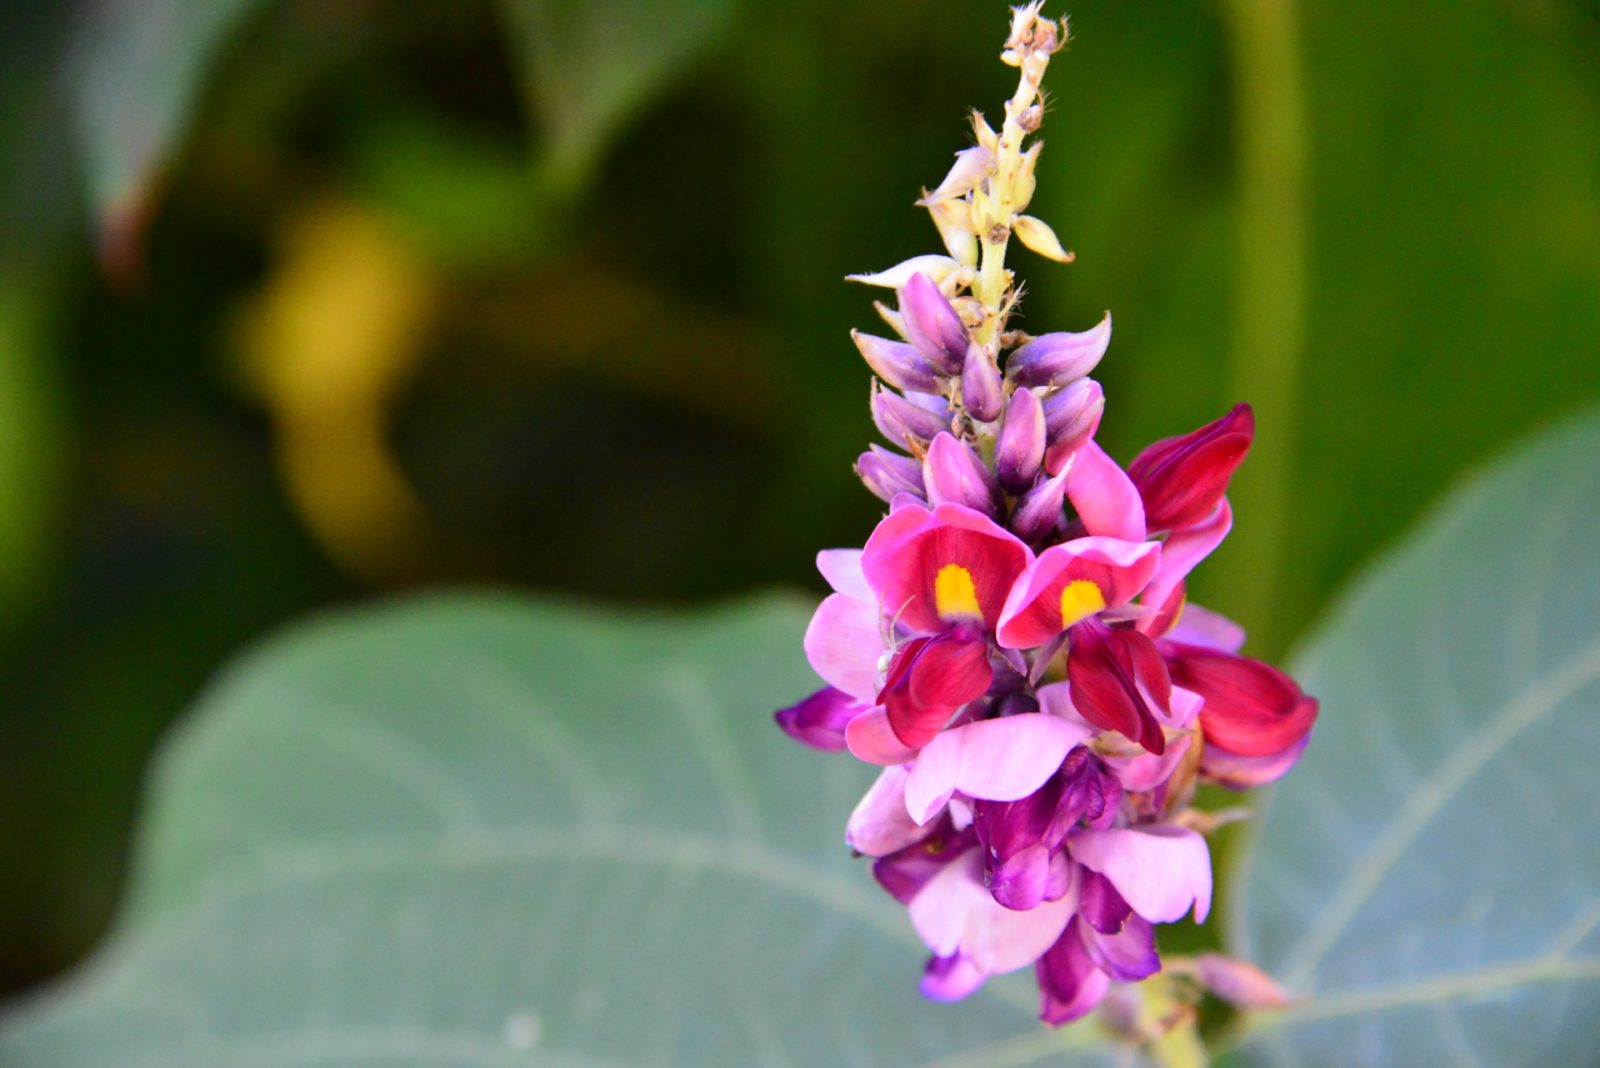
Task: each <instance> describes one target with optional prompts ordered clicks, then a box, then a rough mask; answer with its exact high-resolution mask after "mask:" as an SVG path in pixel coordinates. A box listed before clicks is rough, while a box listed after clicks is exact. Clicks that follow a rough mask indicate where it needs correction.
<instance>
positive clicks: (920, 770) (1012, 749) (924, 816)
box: [906, 712, 1092, 823]
mask: <svg viewBox="0 0 1600 1068" xmlns="http://www.w3.org/2000/svg"><path fill="white" fill-rule="evenodd" d="M1091 733H1092V732H1091V731H1090V730H1089V729H1088V728H1087V727H1081V726H1078V725H1077V724H1074V723H1069V722H1067V721H1066V720H1064V719H1061V718H1060V717H1058V716H1046V715H1040V714H1039V713H1036V712H1024V713H1022V714H1021V715H1016V716H1006V717H1004V718H1002V719H986V720H980V721H979V722H977V723H968V724H967V725H966V726H964V727H957V728H955V729H954V730H947V731H945V732H943V733H942V734H940V735H939V736H938V737H937V738H935V739H934V740H933V741H931V742H929V743H928V744H927V745H926V746H925V747H924V748H923V750H922V752H921V753H919V754H918V755H917V762H916V763H915V764H914V765H912V768H911V776H910V778H909V779H908V780H907V781H906V809H907V810H908V811H909V812H910V813H911V818H912V819H914V820H916V821H917V822H918V823H927V822H928V821H929V820H931V819H932V818H933V817H934V816H935V815H937V814H938V812H939V810H940V809H941V808H943V807H944V804H945V802H946V801H948V800H950V795H951V794H953V793H955V792H957V791H959V792H961V793H963V794H965V795H967V796H968V797H973V798H977V799H978V800H981V801H1019V800H1021V799H1022V798H1024V797H1027V796H1028V795H1029V794H1031V793H1033V792H1034V791H1035V790H1037V789H1038V788H1039V787H1040V786H1043V785H1044V782H1045V780H1046V779H1048V778H1049V777H1050V776H1051V775H1054V774H1055V773H1056V770H1057V769H1058V768H1060V767H1061V762H1062V761H1063V760H1065V759H1066V758H1067V753H1068V752H1070V751H1071V749H1072V747H1073V746H1075V745H1077V744H1078V743H1080V742H1082V741H1083V740H1084V739H1085V738H1088V737H1089V735H1090V734H1091Z"/></svg>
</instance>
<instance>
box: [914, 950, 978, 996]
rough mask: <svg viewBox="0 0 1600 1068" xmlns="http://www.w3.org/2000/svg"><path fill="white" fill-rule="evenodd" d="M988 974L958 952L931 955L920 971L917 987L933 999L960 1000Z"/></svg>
mask: <svg viewBox="0 0 1600 1068" xmlns="http://www.w3.org/2000/svg"><path fill="white" fill-rule="evenodd" d="M987 978H988V976H987V975H985V974H983V972H981V971H979V970H978V967H977V965H975V964H973V963H972V962H971V961H970V960H968V959H967V958H965V957H963V956H961V955H960V954H959V953H958V954H956V955H955V956H952V957H933V958H931V959H930V960H929V961H928V967H927V968H926V969H925V970H924V971H923V973H922V982H921V983H920V984H919V985H918V987H917V989H918V990H919V991H920V992H921V994H922V996H923V997H925V998H930V999H932V1000H933V1001H960V1000H961V999H962V998H964V997H966V996H967V995H968V994H971V993H973V992H974V991H976V990H977V989H978V988H979V987H980V986H982V985H983V982H984V980H985V979H987Z"/></svg>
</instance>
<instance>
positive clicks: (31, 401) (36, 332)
mask: <svg viewBox="0 0 1600 1068" xmlns="http://www.w3.org/2000/svg"><path fill="white" fill-rule="evenodd" d="M51 289H52V287H50V286H48V285H46V284H44V283H43V282H42V280H41V276H40V272H38V271H30V270H26V269H24V268H23V267H21V266H20V265H13V266H12V267H11V269H9V270H7V271H6V272H4V273H3V274H0V624H3V625H9V624H11V623H12V622H14V620H13V618H12V616H13V614H14V612H15V610H16V609H17V607H18V602H19V601H24V600H27V599H30V598H32V597H33V596H34V595H36V594H37V593H38V592H39V591H40V590H41V589H42V588H43V587H44V586H45V584H46V580H47V578H48V576H49V574H50V573H51V568H50V564H51V562H52V557H53V551H54V538H55V534H56V524H57V521H58V520H59V518H60V508H59V505H60V496H61V491H62V485H61V481H62V476H63V474H64V468H65V463H64V459H65V457H64V455H63V447H64V444H65V442H64V440H63V439H64V436H65V434H64V427H63V421H64V416H63V412H62V399H61V386H60V382H59V381H58V373H57V367H56V363H55V353H54V350H53V349H52V348H51V345H50V339H49V333H50V329H49V323H50V320H51V318H52V316H53V315H54V309H53V306H52V305H53V303H54V302H53V300H52V299H51V298H52V296H53V293H52V292H51Z"/></svg>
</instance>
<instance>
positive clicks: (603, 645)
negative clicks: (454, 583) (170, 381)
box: [0, 597, 1109, 1068]
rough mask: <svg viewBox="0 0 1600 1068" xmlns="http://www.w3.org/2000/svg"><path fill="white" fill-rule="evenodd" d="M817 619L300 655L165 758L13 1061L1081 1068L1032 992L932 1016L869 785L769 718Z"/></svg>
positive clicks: (268, 656)
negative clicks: (880, 872)
mask: <svg viewBox="0 0 1600 1068" xmlns="http://www.w3.org/2000/svg"><path fill="white" fill-rule="evenodd" d="M805 619H806V611H805V610H804V609H803V608H802V607H801V606H799V605H796V604H794V603H792V602H790V601H787V600H778V601H774V600H768V601H763V602H755V603H750V604H745V605H741V606H735V607H730V608H726V609H723V610H720V611H717V612H715V613H711V614H706V615H701V616H667V615H663V616H658V617H654V618H644V619H641V618H640V617H638V616H632V617H623V616H606V615H604V614H598V613H595V612H593V611H589V610H582V609H578V608H575V607H571V606H557V605H552V604H535V603H527V602H521V601H516V600H511V599H491V598H486V597H477V598H472V597H457V598H449V599H432V600H423V601H418V602H414V603H411V604H408V605H403V606H398V607H388V608H383V609H379V610H376V611H367V612H361V613H356V614H351V615H347V616H344V617H340V618H336V619H332V620H327V621H324V622H320V623H316V624H313V625H310V626H307V627H304V628H302V629H300V630H298V631H296V632H295V633H293V634H292V635H290V636H288V637H286V638H282V639H279V640H276V641H273V642H271V643H269V644H268V645H267V646H266V647H265V648H264V649H262V650H261V651H260V652H258V653H256V654H255V655H254V656H252V657H250V658H248V659H247V660H246V661H245V662H244V663H242V664H241V665H239V666H238V667H236V668H235V669H234V670H232V671H231V672H229V673H227V674H226V675H225V676H224V677H223V679H222V680H221V681H220V682H219V683H218V684H217V685H216V686H215V687H214V688H213V689H212V691H211V692H210V694H209V695H208V696H207V697H206V698H205V699H204V700H203V701H202V702H201V705H200V707H199V708H198V709H197V710H196V714H195V716H194V717H193V719H192V720H191V721H190V723H189V725H188V728H187V729H186V730H185V731H183V732H182V733H181V734H180V735H179V736H178V737H177V738H176V739H174V741H173V743H172V745H171V746H170V747H169V749H168V750H167V752H166V754H165V758H164V759H163V760H162V761H161V765H160V769H159V771H158V774H157V776H156V780H155V784H154V787H153V789H152V793H151V800H150V804H149V818H148V820H147V822H146V825H145V834H144V837H143V843H142V845H143V848H142V849H141V857H142V863H141V864H140V865H139V872H138V875H137V877H136V879H135V885H134V887H133V891H132V903H131V907H130V908H129V910H128V911H127V913H126V914H125V916H124V918H123V920H122V922H121V923H120V925H119V926H118V928H117V931H116V934H115V936H114V937H113V938H112V940H111V942H110V944H109V945H108V946H107V947H106V949H105V951H104V952H103V953H102V954H101V955H100V957H99V959H98V961H97V962H96V963H95V964H94V965H93V966H92V967H91V968H89V969H88V970H87V971H86V972H85V973H84V974H83V975H82V976H80V977H79V978H78V979H77V980H75V981H74V982H72V983H70V984H68V985H67V986H66V987H64V988H62V989H60V990H58V991H57V992H55V993H53V994H51V995H48V996H46V997H45V998H44V999H42V1000H40V1001H38V1002H36V1003H35V1004H34V1005H33V1006H32V1007H31V1008H29V1009H26V1010H24V1011H23V1012H22V1013H20V1014H17V1015H14V1016H13V1017H12V1019H11V1020H10V1021H9V1026H8V1027H7V1028H6V1029H5V1030H4V1032H3V1034H0V1061H3V1063H5V1064H6V1065H7V1068H47V1066H48V1068H104V1066H106V1065H109V1064H117V1065H119V1066H122V1068H156V1066H160V1068H243V1066H246V1065H258V1064H261V1063H263V1062H267V1063H293V1064H299V1065H330V1066H331V1065H334V1064H347V1063H352V1062H357V1061H359V1062H360V1063H362V1064H372V1065H392V1066H400V1065H424V1064H426V1065H445V1064H449V1065H458V1066H461V1068H478V1066H499V1065H511V1064H540V1065H552V1064H558V1065H570V1066H574V1068H576V1066H579V1065H597V1066H598V1065H612V1066H615V1065H623V1064H656V1065H667V1064H677V1065H684V1066H694V1068H699V1066H702V1065H746V1064H749V1065H755V1064H772V1065H778V1064H797V1065H801V1064H805V1065H809V1064H819V1065H820V1064H848V1063H862V1064H912V1063H927V1064H929V1065H952V1066H953V1065H982V1064H989V1063H993V1058H999V1057H1009V1058H1011V1059H1009V1060H1006V1061H1005V1063H1009V1064H1015V1065H1018V1066H1021V1065H1027V1064H1035V1063H1047V1062H1048V1063H1053V1064H1061V1063H1063V1061H1062V1060H1061V1059H1060V1057H1061V1051H1062V1050H1064V1049H1068V1048H1071V1047H1073V1046H1078V1045H1082V1044H1083V1043H1084V1042H1085V1041H1086V1040H1087V1039H1088V1037H1089V1033H1088V1032H1085V1031H1083V1030H1081V1029H1079V1030H1075V1031H1071V1032H1066V1033H1054V1032H1047V1031H1044V1030H1043V1029H1041V1028H1039V1027H1038V1025H1037V1024H1036V1023H1035V1022H1034V1020H1033V1014H1034V1011H1035V1003H1034V995H1033V994H1032V992H1031V991H1030V989H1029V984H1028V983H1027V982H1019V983H996V984H993V985H992V986H991V987H990V988H989V990H988V992H987V993H984V994H982V995H979V996H977V997H975V998H974V999H972V1000H971V1001H970V1002H968V1003H966V1004H963V1005H959V1006H942V1005H936V1004H933V1003H929V1002H925V1001H923V1000H922V999H921V998H919V997H918V995H917V993H916V979H917V976H918V975H919V973H920V968H921V964H922V960H923V957H924V954H923V951H922V949H921V947H920V945H919V944H918V943H917V940H916V937H915V936H914V935H913V934H912V932H911V929H910V924H909V922H908V921H907V919H906V917H905V914H904V911H903V910H902V909H901V908H899V907H898V906H897V905H895V904H894V903H893V901H891V900H890V899H889V898H888V897H887V895H884V894H882V893H881V892H880V891H879V890H878V888H877V887H876V885H875V884H874V883H873V881H872V878H871V875H870V873H869V871H868V866H867V862H865V861H859V860H852V859H851V858H850V856H849V853H848V851H847V850H846V848H845V846H844V844H843V841H842V832H841V829H840V828H841V826H842V821H843V819H844V816H845V814H846V813H847V812H848V811H849V809H850V807H851V806H852V805H853V804H854V802H855V799H856V797H857V796H858V794H859V793H860V791H861V790H862V789H864V787H865V785H866V783H867V781H869V780H870V778H871V769H870V768H867V767H865V766H862V765H859V764H857V763H856V762H854V761H852V760H850V759H849V758H848V757H833V758H829V757H825V756H822V755H820V754H811V753H808V752H807V751H805V750H803V749H801V748H800V747H799V746H796V745H795V743H793V742H792V741H790V740H789V739H788V738H787V737H785V736H784V735H783V734H782V733H781V732H780V731H778V730H777V728H776V727H774V726H773V724H772V721H771V719H770V709H771V707H772V706H774V705H776V704H778V703H780V702H784V701H787V700H788V699H790V698H791V697H793V696H795V695H798V694H799V693H801V692H803V691H804V690H805V689H806V688H807V687H809V686H811V685H813V680H812V679H811V677H810V671H809V669H808V668H807V667H806V665H805V662H804V658H803V657H802V656H801V654H800V651H799V649H800V635H801V632H802V631H803V629H804V623H805ZM1065 1063H1070V1064H1075V1065H1077V1064H1082V1065H1089V1064H1099V1063H1101V1062H1100V1060H1099V1059H1098V1058H1095V1057H1091V1056H1090V1055H1088V1054H1084V1055H1082V1056H1080V1057H1076V1058H1074V1059H1072V1060H1069V1061H1067V1062H1065ZM1108 1063H1109V1062H1108Z"/></svg>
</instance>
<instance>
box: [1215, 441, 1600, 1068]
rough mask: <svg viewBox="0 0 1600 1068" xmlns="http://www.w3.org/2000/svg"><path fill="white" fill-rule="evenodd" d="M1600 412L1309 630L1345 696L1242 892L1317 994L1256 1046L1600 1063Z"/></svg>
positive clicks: (1366, 1058)
mask: <svg viewBox="0 0 1600 1068" xmlns="http://www.w3.org/2000/svg"><path fill="white" fill-rule="evenodd" d="M1597 529H1600V412H1594V413H1591V414H1590V415H1589V416H1588V417H1587V418H1586V419H1584V420H1583V421H1580V422H1575V423H1571V424H1569V425H1565V426H1563V427H1561V428H1560V429H1559V430H1556V431H1554V432H1551V433H1548V434H1546V435H1544V436H1542V437H1541V438H1540V439H1539V440H1538V441H1537V442H1536V443H1534V444H1533V445H1531V446H1529V447H1527V448H1525V449H1523V450H1522V451H1520V452H1518V453H1517V454H1516V455H1515V456H1514V457H1512V458H1511V459H1509V460H1506V461H1505V462H1503V463H1500V464H1498V465H1497V466H1496V467H1494V468H1493V469H1492V470H1491V471H1488V472H1486V473H1483V474H1481V475H1479V476H1478V477H1475V478H1472V479H1470V480H1469V481H1468V482H1467V483H1466V484H1465V485H1463V486H1461V487H1459V488H1458V489H1457V490H1456V491H1455V492H1454V493H1453V494H1452V495H1451V496H1450V498H1449V499H1448V500H1447V501H1446V503H1445V504H1444V505H1443V506H1442V507H1441V508H1440V509H1439V511H1438V512H1437V513H1436V514H1434V515H1433V516H1432V517H1431V518H1430V519H1429V521H1428V522H1427V523H1426V524H1424V525H1423V527H1422V528H1421V529H1420V530H1419V531H1418V532H1417V533H1415V534H1414V535H1413V536H1412V537H1410V538H1409V539H1408V540H1407V541H1406V543H1405V544H1404V545H1402V546H1401V547H1400V548H1398V549H1397V550H1396V551H1395V552H1394V553H1392V554H1391V555H1390V556H1389V557H1388V558H1387V559H1385V560H1384V561H1383V562H1382V563H1380V564H1379V565H1378V566H1377V567H1376V568H1375V569H1374V570H1373V571H1372V572H1371V573H1369V574H1368V575H1367V576H1366V577H1365V579H1363V580H1362V581H1361V582H1360V583H1359V584H1358V585H1357V587H1356V588H1355V590H1354V591H1353V593H1352V594H1351V596H1350V597H1348V598H1347V599H1346V600H1345V601H1344V603H1343V604H1342V605H1340V606H1339V608H1338V610H1337V611H1336V612H1335V613H1334V614H1333V616H1332V618H1331V620H1330V621H1329V622H1328V623H1327V625H1325V626H1324V627H1323V628H1322V629H1321V630H1320V632H1319V633H1318V634H1316V635H1315V636H1314V637H1313V638H1312V639H1311V640H1310V641H1309V642H1308V644H1307V645H1306V650H1305V655H1304V656H1302V657H1301V658H1300V671H1299V675H1300V678H1301V679H1302V680H1303V682H1304V684H1305V687H1306V689H1307V690H1308V691H1309V692H1311V693H1313V694H1316V695H1317V696H1318V697H1320V698H1321V699H1322V702H1323V711H1322V718H1321V721H1320V723H1319V724H1318V727H1317V732H1316V735H1315V736H1314V738H1313V739H1312V744H1311V748H1310V749H1309V750H1308V751H1307V754H1306V757H1305V759H1304V761H1302V763H1301V765H1300V766H1299V767H1298V768H1296V769H1295V771H1294V773H1293V774H1291V775H1290V776H1288V777H1287V778H1286V779H1285V780H1284V781H1283V783H1282V784H1281V785H1280V786H1279V787H1278V788H1277V789H1276V791H1275V792H1274V794H1273V796H1272V799H1271V804H1270V808H1269V810H1268V811H1267V813H1266V815H1265V819H1264V822H1263V824H1262V827H1261V829H1260V832H1259V836H1258V838H1257V839H1256V841H1255V842H1254V845H1253V850H1252V853H1251V858H1252V861H1251V862H1250V863H1247V864H1246V865H1244V866H1243V867H1242V868H1240V869H1237V870H1236V871H1235V882H1236V888H1235V892H1234V894H1233V895H1232V896H1231V897H1230V901H1231V904H1232V907H1233V910H1234V914H1235V922H1234V924H1233V927H1234V929H1235V934H1236V936H1237V938H1236V940H1237V942H1238V944H1239V945H1238V949H1239V951H1240V953H1241V955H1243V956H1245V957H1248V958H1250V959H1253V960H1255V961H1257V962H1258V963H1260V964H1261V965H1263V966H1264V967H1266V968H1267V969H1268V970H1269V971H1271V972H1272V973H1273V974H1275V975H1276V976H1277V977H1278V978H1279V979H1281V980H1282V981H1283V982H1284V983H1285V984H1286V985H1287V986H1288V987H1289V989H1290V990H1291V991H1292V992H1293V993H1295V994H1296V995H1297V996H1299V997H1300V998H1301V999H1302V1000H1301V1001H1300V1002H1299V1003H1298V1004H1297V1005H1296V1006H1294V1007H1293V1008H1291V1009H1289V1010H1288V1011H1286V1012H1282V1013H1279V1014H1276V1015H1268V1016H1264V1017H1263V1018H1261V1019H1260V1020H1259V1021H1258V1022H1257V1026H1256V1027H1255V1028H1254V1029H1253V1030H1251V1031H1247V1033H1246V1038H1245V1042H1244V1045H1243V1047H1242V1048H1241V1049H1240V1051H1239V1052H1240V1054H1241V1058H1240V1059H1241V1060H1242V1062H1243V1063H1245V1064H1251V1065H1257V1064H1262V1065H1294V1064H1341V1065H1351V1066H1355V1065H1395V1064H1443V1063H1452V1062H1454V1061H1457V1060H1463V1059H1464V1060H1466V1061H1468V1062H1470V1063H1483V1064H1493V1065H1497V1066H1506V1068H1510V1066H1513V1065H1528V1066H1544V1065H1554V1064H1579V1063H1588V1062H1589V1059H1590V1058H1591V1057H1592V1056H1593V1052H1594V1033H1593V1023H1594V1020H1595V1019H1596V1018H1597V1017H1600V825H1597V824H1596V822H1595V820H1594V809H1595V804H1596V800H1597V794H1596V789H1595V777H1594V758H1595V754H1596V753H1597V752H1600V554H1596V552H1595V542H1594V537H1595V531H1596V530H1597Z"/></svg>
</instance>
